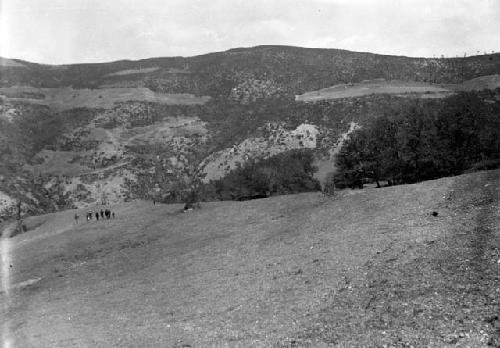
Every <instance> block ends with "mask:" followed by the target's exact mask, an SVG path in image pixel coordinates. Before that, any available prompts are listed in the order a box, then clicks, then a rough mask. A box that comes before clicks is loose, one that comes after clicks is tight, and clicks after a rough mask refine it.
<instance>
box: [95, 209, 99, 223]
mask: <svg viewBox="0 0 500 348" xmlns="http://www.w3.org/2000/svg"><path fill="white" fill-rule="evenodd" d="M95 219H96V220H97V221H99V212H97V211H96V212H95Z"/></svg>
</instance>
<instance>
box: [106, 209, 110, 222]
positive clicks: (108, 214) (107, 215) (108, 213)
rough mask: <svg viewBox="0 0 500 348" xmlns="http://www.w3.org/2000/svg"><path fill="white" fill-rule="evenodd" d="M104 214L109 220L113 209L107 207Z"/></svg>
mask: <svg viewBox="0 0 500 348" xmlns="http://www.w3.org/2000/svg"><path fill="white" fill-rule="evenodd" d="M104 216H105V217H106V219H108V220H109V219H110V218H111V211H110V210H109V209H106V210H105V211H104Z"/></svg>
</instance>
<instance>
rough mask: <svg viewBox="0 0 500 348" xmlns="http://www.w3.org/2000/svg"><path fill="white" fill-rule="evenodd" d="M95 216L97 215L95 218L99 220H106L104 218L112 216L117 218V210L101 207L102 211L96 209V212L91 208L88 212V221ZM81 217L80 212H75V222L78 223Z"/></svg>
mask: <svg viewBox="0 0 500 348" xmlns="http://www.w3.org/2000/svg"><path fill="white" fill-rule="evenodd" d="M94 217H95V219H96V220H97V221H99V219H102V220H104V219H107V220H109V219H111V218H113V219H114V218H115V212H114V211H111V210H109V209H105V210H102V209H101V211H96V212H93V211H92V210H89V211H88V212H87V216H86V218H87V222H88V221H90V220H92V219H93V218H94ZM79 218H80V217H79V216H78V213H75V223H78V219H79Z"/></svg>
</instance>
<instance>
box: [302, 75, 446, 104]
mask: <svg viewBox="0 0 500 348" xmlns="http://www.w3.org/2000/svg"><path fill="white" fill-rule="evenodd" d="M452 92H453V91H452V90H451V89H448V88H445V87H441V86H437V85H431V84H427V83H422V82H413V81H398V80H392V81H387V80H384V79H376V80H368V81H363V82H361V83H351V84H342V85H335V86H332V87H328V88H323V89H320V90H318V91H311V92H306V93H304V94H301V95H297V96H295V100H296V101H304V102H309V101H317V100H324V99H340V98H354V97H362V96H365V95H371V94H418V95H420V96H421V97H425V96H426V95H428V96H429V97H431V98H432V97H441V98H444V97H446V96H447V95H449V94H450V93H452Z"/></svg>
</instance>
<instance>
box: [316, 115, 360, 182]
mask: <svg viewBox="0 0 500 348" xmlns="http://www.w3.org/2000/svg"><path fill="white" fill-rule="evenodd" d="M359 127H360V126H359V125H358V124H357V123H355V122H351V124H350V125H349V129H348V130H347V131H346V132H345V133H343V134H341V135H340V137H339V139H338V141H337V144H335V146H334V147H333V148H331V149H329V150H328V154H327V155H326V156H323V157H317V158H316V159H315V160H314V166H315V167H317V168H318V170H317V171H316V172H315V173H314V178H316V179H317V180H318V181H319V183H320V184H321V188H322V189H325V186H326V184H327V180H328V178H329V177H330V176H331V175H334V174H335V173H336V172H337V167H336V163H335V161H336V158H335V157H336V156H337V154H338V153H339V152H340V149H341V148H342V146H343V145H344V143H345V142H346V141H347V139H348V138H349V134H351V133H352V132H354V131H355V130H356V129H358V128H359Z"/></svg>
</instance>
